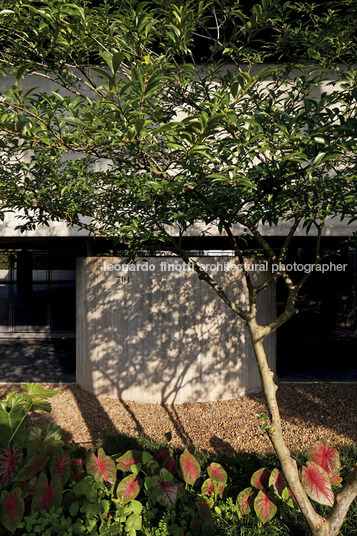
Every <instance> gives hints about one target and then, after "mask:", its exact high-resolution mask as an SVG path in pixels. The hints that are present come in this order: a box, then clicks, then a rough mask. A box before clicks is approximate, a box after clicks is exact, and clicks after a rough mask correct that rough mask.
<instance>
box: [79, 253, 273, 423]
mask: <svg viewBox="0 0 357 536" xmlns="http://www.w3.org/2000/svg"><path fill="white" fill-rule="evenodd" d="M123 261H124V259H123V258H108V257H106V258H105V257H103V258H87V259H80V260H79V264H78V267H77V311H78V313H77V314H78V317H77V381H78V383H79V384H80V385H81V386H82V387H84V388H85V389H87V390H88V391H90V392H92V393H95V394H97V395H106V396H111V397H115V398H119V399H121V400H123V401H125V400H136V401H141V402H152V403H161V404H165V405H167V404H171V403H183V402H192V401H214V400H223V399H229V398H234V397H237V396H241V395H243V394H247V393H252V392H257V391H259V390H260V389H261V383H260V377H259V372H258V368H257V365H256V363H255V359H254V356H253V353H252V348H251V341H250V337H249V334H248V331H247V330H246V328H245V326H244V324H243V322H242V321H241V320H240V319H239V318H238V317H237V315H236V314H235V313H233V312H232V311H231V310H230V309H229V308H228V306H226V304H225V303H223V302H222V300H221V299H220V298H219V297H218V296H217V295H216V293H215V292H214V290H213V289H212V288H210V287H209V285H207V283H205V282H204V281H200V280H199V279H198V277H197V275H196V273H195V272H194V271H193V270H192V269H190V268H189V267H187V265H185V264H184V263H183V261H181V260H180V259H177V258H175V257H151V258H148V259H146V260H145V261H141V262H139V263H138V264H136V265H131V266H130V268H129V269H128V267H125V264H124V262H123ZM198 261H199V263H201V264H203V265H206V266H207V265H209V271H210V272H211V273H212V275H213V276H214V278H215V279H216V280H217V282H218V283H219V284H221V285H222V286H223V288H224V289H225V290H226V292H227V294H228V295H229V296H230V297H232V298H233V299H235V300H237V301H238V302H239V303H241V304H243V305H244V304H245V303H246V300H247V295H246V291H245V288H244V283H243V280H242V275H241V271H240V270H239V265H238V261H237V260H236V259H235V258H232V257H202V258H199V259H198ZM254 274H255V277H256V278H260V280H263V278H264V277H266V273H264V272H262V273H260V274H259V273H257V272H254ZM260 301H261V311H262V313H261V318H260V321H261V322H267V321H269V320H270V319H271V318H273V316H274V314H275V289H274V288H269V289H268V290H266V291H264V292H263V293H261V296H260ZM266 342H267V352H268V355H269V360H270V364H271V367H272V369H275V336H272V337H271V339H270V340H268V341H266ZM123 403H124V402H123ZM167 411H170V408H169V407H168V408H167ZM175 422H176V424H177V420H176V419H175Z"/></svg>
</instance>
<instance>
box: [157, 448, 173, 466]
mask: <svg viewBox="0 0 357 536" xmlns="http://www.w3.org/2000/svg"><path fill="white" fill-rule="evenodd" d="M169 456H170V451H169V449H166V448H165V449H161V450H159V452H157V453H156V454H155V460H156V461H157V462H158V463H159V464H160V465H162V463H163V462H164V460H165V459H166V458H167V457H169Z"/></svg>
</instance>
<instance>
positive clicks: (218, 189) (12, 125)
mask: <svg viewBox="0 0 357 536" xmlns="http://www.w3.org/2000/svg"><path fill="white" fill-rule="evenodd" d="M0 5H1V8H2V11H0V16H1V17H2V21H1V33H0V40H1V45H0V47H1V67H2V70H3V73H4V75H6V76H8V75H9V74H10V73H14V75H15V79H14V85H12V86H11V87H10V88H9V89H8V90H7V91H5V92H4V94H3V97H2V100H1V102H0V112H1V131H2V137H1V142H0V143H1V168H0V195H1V199H2V213H3V214H4V213H5V212H6V211H7V210H12V209H21V210H22V211H23V214H24V218H25V221H24V224H23V225H22V228H23V229H25V228H34V227H35V226H36V225H37V224H39V223H48V221H50V220H65V221H67V222H68V223H69V224H71V225H74V224H75V225H79V226H80V227H83V228H86V229H88V230H89V231H91V232H92V233H93V234H94V235H99V236H104V237H109V238H113V239H115V240H118V241H119V242H120V244H121V245H122V247H123V248H125V249H126V250H128V251H130V252H135V251H138V250H142V249H146V250H154V249H160V250H165V251H171V252H172V253H174V254H176V255H178V256H180V257H182V259H183V260H184V261H185V262H187V263H192V264H193V265H194V269H195V271H196V272H197V275H198V277H199V278H200V279H202V280H203V281H205V282H206V283H207V284H208V285H210V286H211V287H212V288H213V289H214V290H215V291H216V293H217V294H218V295H219V297H220V298H221V299H222V300H223V301H224V302H225V303H226V304H227V306H228V307H230V308H231V309H232V310H233V311H234V312H235V313H236V314H237V315H238V316H239V317H240V318H242V319H243V320H244V321H245V323H246V325H247V326H248V328H249V330H250V333H251V337H252V344H253V347H254V352H255V356H256V359H257V363H258V366H259V370H260V374H261V378H262V384H263V388H264V393H265V396H266V401H267V405H268V408H269V414H270V421H271V422H270V426H269V433H270V439H271V441H272V443H273V446H274V448H275V450H276V452H277V454H278V456H279V459H280V462H281V465H282V468H283V471H284V473H285V476H286V478H287V481H288V483H289V485H290V487H291V490H292V492H293V494H294V496H295V497H296V500H297V502H298V504H299V506H300V509H301V511H302V513H303V515H304V516H305V518H306V520H307V522H308V524H309V526H310V529H311V532H312V534H314V535H316V536H327V535H328V536H332V535H337V534H338V532H339V530H340V527H341V525H342V523H343V519H344V517H345V514H346V512H347V510H348V508H349V505H350V504H351V502H352V501H353V500H354V498H355V497H356V496H357V472H356V471H354V472H353V473H352V475H351V476H350V477H349V479H347V481H346V483H345V485H344V486H343V487H342V489H341V490H340V491H339V493H338V494H337V496H336V499H335V502H334V505H333V507H332V508H331V510H330V512H329V514H328V516H327V518H326V519H325V518H323V517H321V516H320V515H318V514H317V513H316V512H315V510H314V508H313V506H312V504H311V502H310V500H309V498H308V496H307V493H306V491H305V489H304V488H303V486H302V483H301V481H300V479H299V474H298V470H297V467H296V464H295V462H294V460H293V459H292V457H291V454H290V452H289V450H288V448H287V446H286V444H285V442H284V438H283V434H282V428H281V422H280V415H279V408H278V404H277V400H276V391H277V385H276V384H275V382H274V375H273V373H272V371H271V370H270V369H269V366H268V363H267V359H266V356H265V351H264V346H263V341H264V339H265V338H266V337H267V336H268V335H269V334H271V333H273V332H274V331H275V330H277V329H278V328H279V327H280V326H281V325H282V324H283V323H285V322H286V321H287V320H288V319H289V318H291V317H292V316H293V315H294V313H295V312H296V305H297V299H298V294H299V292H300V290H301V288H302V287H303V284H304V283H305V281H306V280H307V278H308V277H309V272H306V273H303V274H294V273H289V272H287V271H286V270H285V269H284V262H285V261H286V258H287V254H288V251H289V245H290V243H291V240H292V238H293V236H294V234H295V232H296V230H297V228H298V226H299V225H301V224H302V225H304V226H305V227H306V230H307V231H309V230H311V229H315V230H316V235H317V237H316V245H315V252H314V257H313V260H312V263H313V264H314V266H317V265H318V264H319V263H321V262H322V261H323V259H324V255H325V253H324V250H323V247H322V238H321V237H322V230H323V227H324V225H325V222H326V220H327V219H328V218H329V217H333V216H340V217H344V218H347V220H348V221H351V220H352V219H354V218H356V212H357V211H356V199H357V191H356V187H357V181H356V171H357V166H356V163H357V161H356V148H357V134H356V132H357V131H356V118H355V112H356V97H357V71H356V70H355V69H354V68H352V63H353V61H354V60H355V52H356V44H355V31H356V26H355V24H356V23H355V20H356V16H355V15H356V5H355V4H354V2H353V0H351V1H349V0H345V1H344V2H342V3H338V4H336V3H335V2H331V1H329V2H325V3H323V4H322V7H321V5H320V6H316V5H313V4H312V5H310V4H309V3H304V2H303V3H299V4H298V5H294V3H292V4H289V3H280V2H273V1H271V0H262V1H261V3H258V2H256V3H254V4H253V6H252V7H251V8H245V7H244V5H243V4H240V3H238V2H236V1H234V0H231V1H228V0H221V1H219V0H208V1H207V2H203V1H201V2H194V1H189V2H184V1H181V0H176V1H174V0H173V1H170V2H166V1H164V0H156V1H155V2H142V3H138V2H136V1H135V0H131V1H130V0H125V1H120V2H119V1H118V2H110V3H108V2H103V3H101V4H98V5H97V6H93V5H92V4H89V3H86V2H81V1H79V0H75V1H74V2H72V3H71V4H68V3H66V2H64V1H63V0H55V1H51V0H43V1H39V2H35V3H25V2H23V1H22V0H20V1H18V2H15V3H14V2H11V1H10V0H8V1H6V0H2V1H1V3H0ZM203 56H206V58H205V59H206V61H205V62H203V61H202V60H203ZM199 60H200V61H199ZM263 61H264V62H268V61H271V62H275V63H277V65H276V66H275V67H265V68H262V67H264V66H260V68H258V69H257V70H256V71H254V70H253V69H252V68H253V66H254V64H260V63H262V62H263ZM279 61H283V63H280V64H279V63H278V62H279ZM242 64H244V66H243V67H242ZM253 73H255V74H254V75H253ZM23 77H25V82H27V81H28V80H30V81H31V77H37V78H35V79H36V84H37V85H38V79H40V81H41V80H43V83H46V84H47V85H48V89H47V91H46V90H44V89H41V87H30V89H25V87H24V85H23V81H22V78H23ZM29 84H30V86H31V82H29ZM326 84H327V85H326ZM24 157H26V158H24ZM98 163H99V164H100V165H98ZM281 221H285V222H288V223H289V225H290V231H289V232H288V233H287V235H286V237H285V240H284V242H283V244H282V245H281V247H280V248H278V249H276V248H274V247H273V246H272V245H271V244H270V242H269V239H268V238H267V237H266V236H265V235H264V234H263V233H262V232H261V224H268V225H278V224H279V222H281ZM196 222H204V223H205V224H207V225H209V224H214V225H217V227H218V229H219V231H220V233H222V234H225V235H226V236H228V238H229V240H230V243H231V247H232V248H233V249H234V251H235V255H236V256H237V258H238V259H239V262H240V263H241V264H242V265H244V260H245V258H246V256H247V255H250V256H252V255H255V256H258V258H259V259H261V262H262V261H263V260H264V261H266V262H267V263H269V264H270V265H274V270H273V271H272V273H271V275H270V277H269V279H268V280H267V281H266V282H264V283H263V284H260V285H259V286H254V284H253V281H252V277H251V274H250V272H249V271H246V270H245V271H244V277H245V281H246V286H247V291H248V294H249V304H248V305H247V306H246V307H242V306H241V305H239V304H238V303H236V302H235V301H233V300H232V299H231V298H230V297H229V295H228V294H227V293H226V292H225V290H224V289H223V288H222V287H220V286H219V285H218V284H217V283H216V282H215V281H214V279H213V278H212V277H211V275H210V274H209V273H208V272H206V271H205V270H204V269H203V268H202V267H201V266H200V265H199V263H197V262H195V261H194V260H193V259H191V258H190V257H189V255H188V253H187V252H186V251H185V249H184V247H183V246H182V240H181V238H182V236H183V235H184V233H185V232H186V231H187V230H188V228H189V227H190V226H191V225H193V224H194V223H196ZM235 224H240V225H242V226H243V227H244V229H245V232H244V234H243V235H242V236H236V234H235V231H234V226H235ZM173 228H175V229H176V231H177V232H176V233H172V229H173ZM278 281H282V282H283V284H284V285H285V287H286V290H287V300H286V304H285V309H284V310H283V312H281V313H280V314H279V315H278V316H277V317H276V318H275V319H274V320H273V321H272V322H271V323H270V324H268V325H264V326H263V325H260V324H259V323H258V320H257V305H256V300H257V296H258V295H259V294H260V293H262V292H264V290H265V289H266V288H267V287H268V286H270V285H274V284H276V283H277V282H278Z"/></svg>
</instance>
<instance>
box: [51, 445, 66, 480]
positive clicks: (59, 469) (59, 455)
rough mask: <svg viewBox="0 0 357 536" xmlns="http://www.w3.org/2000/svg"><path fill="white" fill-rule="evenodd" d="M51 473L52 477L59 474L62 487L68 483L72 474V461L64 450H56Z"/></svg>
mask: <svg viewBox="0 0 357 536" xmlns="http://www.w3.org/2000/svg"><path fill="white" fill-rule="evenodd" d="M50 473H51V476H55V475H56V474H58V476H59V477H60V481H61V484H62V486H64V485H65V484H66V483H67V482H68V479H69V476H70V474H71V459H70V457H69V454H68V453H67V452H64V451H63V449H56V450H55V451H54V453H53V455H52V459H51V463H50Z"/></svg>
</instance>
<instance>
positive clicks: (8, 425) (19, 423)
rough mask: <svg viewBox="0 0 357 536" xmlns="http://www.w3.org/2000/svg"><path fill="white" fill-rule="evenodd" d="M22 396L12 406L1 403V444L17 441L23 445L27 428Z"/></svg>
mask: <svg viewBox="0 0 357 536" xmlns="http://www.w3.org/2000/svg"><path fill="white" fill-rule="evenodd" d="M21 402H22V398H21V396H20V397H19V398H18V400H17V401H13V403H12V405H11V407H10V408H9V407H7V404H6V403H2V404H0V445H5V444H6V443H9V441H10V439H11V438H13V439H12V443H16V444H18V445H20V446H22V445H23V443H24V439H25V436H26V429H25V416H26V413H25V410H24V408H23V405H22V403H21Z"/></svg>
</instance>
